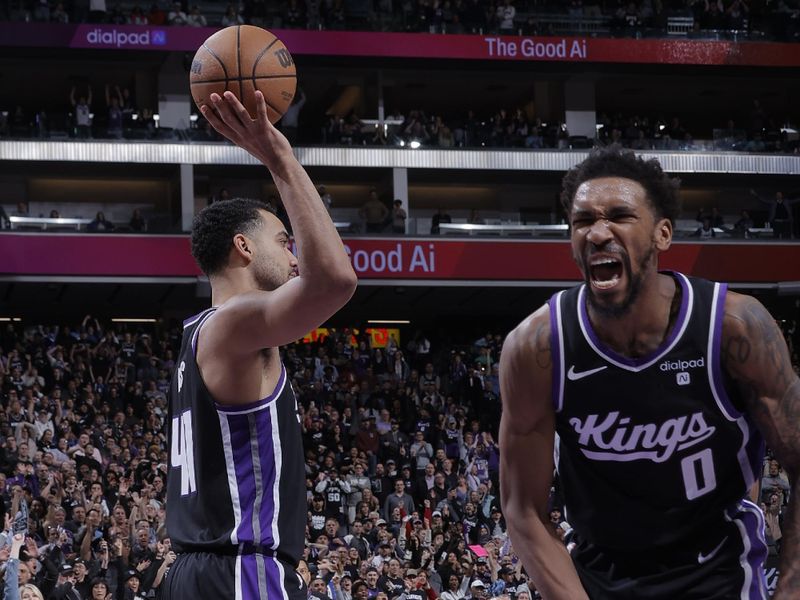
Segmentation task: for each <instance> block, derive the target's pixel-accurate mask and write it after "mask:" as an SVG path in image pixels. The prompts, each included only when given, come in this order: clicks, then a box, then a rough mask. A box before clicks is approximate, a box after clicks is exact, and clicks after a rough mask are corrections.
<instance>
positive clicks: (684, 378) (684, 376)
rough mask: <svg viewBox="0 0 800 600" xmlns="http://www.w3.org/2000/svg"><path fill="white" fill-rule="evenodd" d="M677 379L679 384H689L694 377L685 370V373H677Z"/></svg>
mask: <svg viewBox="0 0 800 600" xmlns="http://www.w3.org/2000/svg"><path fill="white" fill-rule="evenodd" d="M675 381H677V382H678V385H689V384H690V383H692V378H691V377H690V376H689V374H688V373H686V372H685V371H684V372H683V373H676V374H675Z"/></svg>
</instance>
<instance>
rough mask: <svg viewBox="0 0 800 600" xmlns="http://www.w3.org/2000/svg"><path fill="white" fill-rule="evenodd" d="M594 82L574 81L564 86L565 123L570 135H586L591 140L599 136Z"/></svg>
mask: <svg viewBox="0 0 800 600" xmlns="http://www.w3.org/2000/svg"><path fill="white" fill-rule="evenodd" d="M594 87H595V85H594V81H587V80H585V79H572V80H569V81H567V82H566V83H565V84H564V101H565V102H564V106H565V108H566V110H565V111H564V112H565V119H564V122H565V123H566V125H567V130H568V131H569V134H570V135H585V136H586V137H587V138H589V139H590V140H593V139H594V138H595V137H596V136H597V114H596V112H595V99H594Z"/></svg>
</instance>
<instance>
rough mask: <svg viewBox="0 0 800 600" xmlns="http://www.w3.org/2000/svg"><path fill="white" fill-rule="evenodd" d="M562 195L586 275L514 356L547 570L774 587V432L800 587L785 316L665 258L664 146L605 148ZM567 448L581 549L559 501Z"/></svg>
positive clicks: (504, 448)
mask: <svg viewBox="0 0 800 600" xmlns="http://www.w3.org/2000/svg"><path fill="white" fill-rule="evenodd" d="M562 202H563V203H564V207H565V209H566V212H567V214H568V215H569V222H570V230H571V242H572V250H573V255H574V258H575V261H576V262H577V264H578V266H579V267H580V269H581V271H582V273H583V278H584V282H583V284H582V285H579V286H577V287H575V288H573V289H570V290H567V291H564V292H560V293H558V294H556V295H555V296H553V298H552V299H551V300H550V301H549V303H547V304H546V305H545V306H543V307H541V308H540V309H539V310H537V311H536V312H535V313H533V314H532V315H531V316H530V317H528V318H527V319H526V320H524V321H523V322H522V323H521V324H520V325H519V326H518V327H517V328H516V329H515V330H514V331H513V332H512V333H511V334H510V335H509V337H508V339H507V341H506V344H505V347H504V350H503V353H502V359H501V373H500V379H501V389H502V396H503V404H504V411H503V416H502V422H501V427H500V443H501V487H502V500H503V505H504V514H505V516H506V519H507V522H508V524H509V532H510V534H511V538H512V540H513V542H514V548H515V549H516V550H517V552H518V554H519V555H520V557H521V558H522V560H523V563H524V565H525V567H526V569H527V570H528V572H529V573H530V574H531V576H532V578H533V580H534V582H535V584H536V587H537V588H538V590H539V591H540V592H541V593H542V595H543V597H544V598H546V599H547V600H551V599H561V598H563V599H569V600H580V599H585V598H587V597H588V598H592V599H593V600H599V599H603V600H605V599H608V600H611V599H613V600H625V599H633V598H648V599H649V600H667V599H669V600H673V599H675V598H681V600H687V599H701V598H702V599H704V600H708V599H714V598H719V599H722V598H737V599H745V598H747V599H751V600H754V599H759V600H763V599H766V598H767V597H768V596H767V591H766V588H765V581H764V577H763V571H762V567H763V562H764V559H765V557H766V554H767V547H766V543H765V540H764V519H763V515H762V514H761V512H760V511H759V509H758V508H757V507H756V506H755V505H754V504H752V503H751V502H750V501H749V500H748V499H747V498H746V496H747V493H748V490H750V488H751V487H752V485H753V483H754V481H755V480H757V478H758V476H759V474H760V471H761V466H762V459H763V439H764V438H766V441H767V443H768V444H769V446H770V448H771V449H772V450H773V451H774V452H775V454H776V456H777V457H778V458H779V460H780V461H781V464H783V465H785V466H786V468H787V471H788V472H789V474H790V479H791V482H792V485H793V488H794V490H795V493H793V494H792V496H791V501H790V506H789V508H788V511H787V520H786V522H785V530H786V534H785V536H784V549H783V552H782V562H781V567H780V573H781V576H780V582H779V585H778V590H777V592H776V594H775V596H774V598H775V599H778V598H779V599H780V600H788V599H789V598H797V597H800V581H798V577H799V576H800V559H798V557H800V538H798V534H799V533H800V531H798V528H800V523H799V522H798V518H797V511H798V503H797V502H796V492H797V479H796V474H797V473H796V470H797V467H798V465H800V454H798V453H799V452H800V430H799V429H798V415H799V414H800V381H799V380H798V377H797V375H796V374H795V373H794V372H793V370H792V366H791V363H790V359H789V354H788V351H787V348H786V344H785V341H784V339H783V337H782V335H781V332H780V330H779V329H778V327H777V326H776V323H775V322H774V320H773V319H772V317H771V316H770V315H769V313H768V312H767V311H766V310H765V309H764V307H763V306H762V305H761V304H760V303H759V302H757V301H756V300H755V299H753V298H751V297H748V296H743V295H739V294H735V293H731V292H728V291H727V289H726V286H725V285H724V284H720V283H713V282H709V281H705V280H701V279H695V278H690V277H686V276H685V275H683V274H681V273H675V272H663V271H659V270H658V256H659V254H660V253H661V252H664V251H666V250H667V249H668V248H669V247H670V243H671V241H672V228H673V221H674V219H675V217H676V216H677V214H678V210H679V203H678V185H677V182H676V181H674V180H671V179H670V178H668V177H667V176H666V175H665V174H664V173H663V171H662V170H661V167H660V166H659V164H658V162H657V161H655V160H650V161H644V160H643V159H641V158H637V157H636V156H634V155H633V153H630V152H625V151H622V150H620V149H619V148H616V147H610V148H605V149H601V150H599V151H596V152H594V153H592V154H591V155H590V156H589V157H588V158H587V159H586V160H585V161H584V162H583V163H581V164H580V165H578V166H577V167H575V168H574V169H572V170H571V171H569V172H568V173H567V175H566V177H565V178H564V184H563V191H562ZM555 434H558V436H557V437H556V436H555ZM762 436H763V438H762ZM554 450H555V452H554ZM554 462H555V466H556V468H557V470H558V474H559V477H560V481H561V484H562V486H563V492H564V498H565V504H566V511H567V512H566V517H567V519H568V520H569V522H570V524H571V525H572V526H573V527H574V531H575V541H576V543H577V546H576V547H575V549H574V550H573V552H572V556H570V555H569V554H568V553H567V550H566V549H565V547H564V544H563V543H562V542H561V541H560V540H558V539H557V538H556V537H555V535H554V532H553V531H552V528H551V527H550V526H549V521H548V518H547V500H548V493H549V491H550V486H551V483H552V478H553V466H554Z"/></svg>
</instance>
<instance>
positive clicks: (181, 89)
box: [158, 52, 193, 129]
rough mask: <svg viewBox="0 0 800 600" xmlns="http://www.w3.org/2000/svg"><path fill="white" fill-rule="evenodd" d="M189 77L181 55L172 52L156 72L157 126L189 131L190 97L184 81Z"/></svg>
mask: <svg viewBox="0 0 800 600" xmlns="http://www.w3.org/2000/svg"><path fill="white" fill-rule="evenodd" d="M188 78H189V76H188V75H187V73H186V68H185V67H184V64H183V54H181V53H180V52H174V53H172V54H170V55H169V57H168V58H167V60H165V61H164V64H163V65H162V67H161V70H160V71H159V72H158V117H159V121H158V125H159V127H172V128H173V129H189V114H190V112H191V107H192V102H193V100H192V97H191V95H190V94H189V86H188V85H186V81H187V79H188Z"/></svg>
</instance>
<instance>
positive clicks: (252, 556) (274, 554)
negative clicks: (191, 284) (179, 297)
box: [167, 308, 306, 599]
mask: <svg viewBox="0 0 800 600" xmlns="http://www.w3.org/2000/svg"><path fill="white" fill-rule="evenodd" d="M214 311H215V309H213V308H212V309H209V310H207V311H204V312H203V313H200V314H199V315H197V316H195V317H193V318H191V319H188V320H187V321H186V322H184V333H183V344H182V347H181V351H180V355H179V358H178V360H177V361H176V362H177V366H176V372H175V376H174V378H173V381H172V387H171V390H170V432H169V434H170V435H169V437H170V439H169V442H170V461H169V477H168V481H167V497H168V500H167V506H168V511H167V530H168V532H169V535H170V537H171V538H172V544H173V546H174V547H175V548H176V550H177V551H178V552H212V553H220V554H227V555H231V556H236V557H237V558H236V590H237V591H236V598H237V599H238V598H247V599H250V598H267V597H269V598H271V599H276V598H285V597H286V593H285V591H281V590H283V587H284V586H283V585H282V582H284V580H285V579H288V580H290V581H291V580H293V578H294V577H295V575H294V573H289V574H288V575H287V573H286V570H287V569H289V570H291V569H293V567H294V566H295V565H296V564H297V561H298V560H299V558H300V556H301V554H302V550H303V544H304V536H305V519H306V506H305V471H304V461H303V446H302V437H301V431H300V420H299V416H298V412H297V402H296V400H295V396H294V392H293V391H292V387H291V384H290V383H289V381H287V376H286V370H285V369H284V368H283V367H281V375H280V380H279V381H278V384H277V385H276V387H275V390H274V391H273V392H272V393H271V394H270V395H269V396H267V397H266V398H262V399H261V400H258V401H256V402H252V403H249V404H242V405H237V406H229V405H221V404H218V403H217V402H216V401H215V400H214V398H213V397H212V396H211V394H210V392H209V391H208V389H207V388H206V386H205V384H204V382H203V380H202V377H201V376H200V372H199V369H198V367H197V362H196V360H195V356H196V351H197V339H198V334H199V331H200V328H201V327H202V325H203V324H204V323H205V322H206V321H207V320H208V319H210V318H213V315H214ZM251 563H252V564H251ZM296 583H297V582H296V581H295V582H294V584H295V585H296ZM271 586H277V587H275V589H274V590H272V591H270V587H271Z"/></svg>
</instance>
